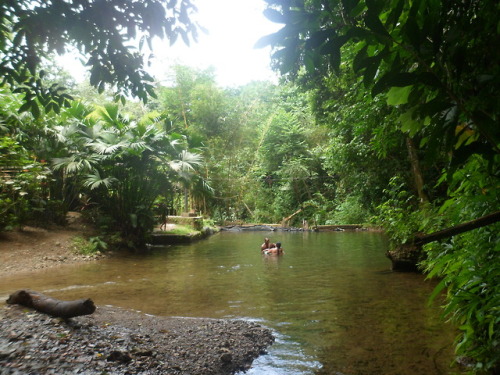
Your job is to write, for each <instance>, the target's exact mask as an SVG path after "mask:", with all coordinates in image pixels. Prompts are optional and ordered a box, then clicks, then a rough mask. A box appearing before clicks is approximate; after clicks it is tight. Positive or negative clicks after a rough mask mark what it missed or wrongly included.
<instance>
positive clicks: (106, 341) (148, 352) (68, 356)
mask: <svg viewBox="0 0 500 375" xmlns="http://www.w3.org/2000/svg"><path fill="white" fill-rule="evenodd" d="M0 321H1V325H2V330H0V369H1V370H0V374H2V375H7V374H46V375H51V374H54V375H56V374H57V375H65V374H86V375H94V374H95V375H97V374H117V375H118V374H151V375H153V374H158V375H160V374H171V375H180V374H190V375H202V374H203V375H209V374H214V375H216V374H217V375H226V374H227V375H229V374H234V373H236V372H237V371H245V370H248V369H249V368H250V366H251V364H252V361H253V360H254V359H255V358H256V357H258V356H259V355H261V354H263V353H265V349H266V348H267V347H268V346H269V345H271V344H272V343H273V341H274V338H273V336H272V334H271V332H270V331H269V330H268V329H266V328H263V327H261V326H259V325H257V324H255V323H252V322H246V321H240V320H215V319H192V318H166V317H157V316H151V315H145V314H142V313H138V312H134V311H128V310H124V309H119V308H115V307H109V306H98V308H97V311H96V312H95V313H94V314H92V315H88V316H80V317H76V318H72V319H70V320H69V321H64V320H61V319H59V318H51V317H49V316H47V315H45V314H41V313H38V312H36V311H33V310H30V309H26V308H23V307H21V306H18V305H8V306H4V307H2V308H0Z"/></svg>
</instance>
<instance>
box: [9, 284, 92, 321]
mask: <svg viewBox="0 0 500 375" xmlns="http://www.w3.org/2000/svg"><path fill="white" fill-rule="evenodd" d="M7 303H8V304H11V305H13V304H18V305H22V306H26V307H30V308H33V309H35V310H37V311H40V312H43V313H45V314H48V315H51V316H54V317H57V318H63V319H69V318H73V317H75V316H81V315H90V314H92V313H93V312H94V311H95V309H96V307H95V305H94V302H93V301H92V300H91V299H90V298H87V299H79V300H75V301H61V300H58V299H55V298H52V297H49V296H46V295H45V294H42V293H39V292H35V291H33V290H28V289H24V290H18V291H16V292H14V293H12V294H11V295H10V296H9V298H8V299H7Z"/></svg>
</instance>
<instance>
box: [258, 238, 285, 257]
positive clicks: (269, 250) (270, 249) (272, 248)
mask: <svg viewBox="0 0 500 375" xmlns="http://www.w3.org/2000/svg"><path fill="white" fill-rule="evenodd" d="M260 251H261V252H262V253H263V254H276V255H279V254H283V248H282V247H281V242H276V243H271V242H270V240H269V238H267V237H266V238H264V243H263V244H262V245H261V246H260Z"/></svg>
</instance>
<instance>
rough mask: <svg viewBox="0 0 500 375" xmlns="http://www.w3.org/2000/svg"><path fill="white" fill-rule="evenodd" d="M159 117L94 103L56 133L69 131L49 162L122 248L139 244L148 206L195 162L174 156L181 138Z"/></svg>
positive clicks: (147, 226)
mask: <svg viewBox="0 0 500 375" xmlns="http://www.w3.org/2000/svg"><path fill="white" fill-rule="evenodd" d="M161 120H162V117H161V116H149V117H146V118H144V119H143V120H141V121H133V120H130V119H128V118H126V117H123V116H121V115H120V111H119V106H118V105H116V104H108V105H105V106H102V107H98V108H96V109H95V110H94V111H92V112H91V113H89V114H88V115H87V116H86V117H85V118H84V120H83V121H78V122H77V123H74V124H70V125H68V126H67V127H68V128H67V129H66V133H65V132H64V131H62V133H63V134H68V135H71V136H70V137H66V138H65V139H64V141H65V142H66V143H65V145H66V152H67V155H66V156H64V157H60V158H56V159H54V160H53V167H54V169H55V170H56V171H57V170H60V171H62V176H63V178H64V179H65V180H66V181H67V182H66V183H67V184H71V185H72V186H76V187H77V191H78V193H79V194H85V203H86V206H87V207H89V206H90V207H95V208H96V209H97V210H98V212H99V215H95V216H94V217H95V218H96V219H97V220H98V222H97V224H98V225H99V226H100V227H101V228H103V229H107V230H108V231H118V232H119V233H120V234H121V236H122V239H123V240H124V244H125V245H126V246H128V247H134V248H140V247H142V246H143V245H144V243H145V241H146V239H147V235H148V234H149V233H150V232H151V230H152V228H153V225H154V223H155V218H154V215H153V204H154V202H155V200H156V199H157V198H158V196H161V195H168V194H169V193H170V191H171V190H172V189H173V184H174V182H175V181H174V179H173V178H172V176H173V175H174V174H179V175H181V174H182V173H183V172H184V171H185V170H186V169H188V168H189V167H190V168H193V165H195V164H199V162H200V161H199V159H197V158H196V157H195V156H194V155H192V154H190V155H192V156H191V159H189V158H187V157H185V158H184V160H177V159H176V158H177V157H178V155H182V154H183V153H182V147H184V145H185V142H183V138H182V137H179V136H176V135H173V136H170V135H169V134H167V133H165V131H164V130H163V126H162V125H161V124H160V122H161ZM61 130H62V129H61ZM182 177H184V176H182ZM177 178H181V177H177Z"/></svg>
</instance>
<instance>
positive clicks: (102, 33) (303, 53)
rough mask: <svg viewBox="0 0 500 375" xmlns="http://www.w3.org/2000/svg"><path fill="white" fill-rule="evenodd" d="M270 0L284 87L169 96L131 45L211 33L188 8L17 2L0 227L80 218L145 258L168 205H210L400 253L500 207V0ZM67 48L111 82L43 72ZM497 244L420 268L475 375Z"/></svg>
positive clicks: (441, 245) (491, 350)
mask: <svg viewBox="0 0 500 375" xmlns="http://www.w3.org/2000/svg"><path fill="white" fill-rule="evenodd" d="M267 2H268V4H269V7H268V10H267V11H266V15H267V16H268V17H269V18H270V19H271V20H273V21H276V22H278V23H282V24H283V28H282V29H281V30H280V31H279V32H277V33H276V34H273V35H270V36H267V37H264V38H262V39H261V41H260V42H259V44H260V45H265V44H271V45H272V46H273V47H274V55H273V56H274V64H275V67H276V68H277V69H279V70H281V72H282V73H283V81H282V82H281V83H280V85H273V84H271V83H267V82H253V83H250V84H248V85H245V86H242V87H238V88H231V89H227V88H221V87H219V86H218V85H217V84H216V83H215V75H214V71H213V70H211V69H207V70H197V69H193V68H190V67H185V66H176V67H174V69H173V70H172V72H171V77H172V79H171V80H170V82H169V83H168V84H165V85H153V81H152V80H151V77H149V76H148V75H147V73H145V71H144V70H143V65H142V64H143V60H142V57H140V55H139V54H138V53H136V52H135V51H133V50H130V49H128V47H126V42H127V41H129V40H131V39H133V38H135V37H139V36H144V38H145V39H144V41H145V42H146V44H147V43H148V41H150V40H151V39H150V38H152V37H154V36H159V37H167V38H169V39H170V40H171V41H172V42H174V41H175V39H176V38H177V36H181V38H182V39H184V40H185V41H186V42H189V39H190V38H191V37H192V38H195V37H196V27H195V25H193V24H192V23H191V22H190V21H189V12H190V11H192V10H194V7H193V5H192V4H191V2H190V1H188V0H183V1H177V2H176V1H153V0H147V1H142V2H126V1H119V0H113V1H108V2H93V1H78V2H75V1H71V2H70V1H47V2H37V1H35V2H28V1H6V2H5V1H4V2H3V3H1V4H0V27H1V32H0V51H1V54H0V57H1V59H2V60H1V63H0V74H1V77H2V83H3V85H2V86H1V88H0V157H1V158H0V171H1V176H0V177H1V179H0V210H1V213H2V215H1V218H0V228H1V229H2V230H5V229H9V228H12V227H15V226H22V225H25V224H28V223H33V222H35V223H36V222H40V221H42V222H44V223H48V222H62V221H63V220H64V217H65V214H66V212H67V211H68V210H82V212H83V213H84V214H85V215H86V216H87V217H88V218H89V219H90V220H93V221H94V223H95V224H96V225H97V226H98V227H99V228H100V229H101V233H100V235H99V236H98V237H95V238H97V239H96V240H94V242H93V243H91V244H90V247H91V248H94V249H95V248H96V247H100V248H103V247H106V246H108V244H112V243H113V242H119V243H120V244H121V245H125V246H128V247H133V248H140V247H141V246H143V245H144V243H145V242H146V241H147V236H148V235H149V234H150V233H151V230H152V229H153V226H154V225H157V224H159V221H158V220H161V217H162V216H163V215H165V213H166V212H167V210H168V212H170V213H180V212H183V211H188V210H191V209H194V210H195V211H197V212H198V213H201V214H203V215H204V216H205V217H210V218H212V219H213V220H214V221H215V222H216V223H218V224H223V223H225V222H228V221H229V222H236V221H247V222H261V223H262V222H274V223H276V222H278V223H279V222H281V223H283V224H285V225H290V226H300V225H305V224H306V223H308V224H309V225H311V224H313V225H314V224H348V223H356V224H357V223H367V222H370V221H371V222H372V223H374V224H377V225H382V226H383V227H384V228H385V229H386V231H387V233H388V234H389V235H390V237H391V240H392V241H393V243H395V244H401V243H405V242H408V241H411V238H412V237H413V235H414V234H416V233H432V232H434V231H437V230H441V229H443V228H446V227H449V226H452V225H456V224H459V223H462V222H464V221H469V220H472V219H475V218H478V217H480V216H483V215H486V214H488V213H491V212H495V211H498V210H499V208H500V206H499V202H500V197H499V195H498V194H499V192H500V189H499V186H500V182H499V177H500V155H499V147H500V142H499V139H500V127H499V126H498V121H499V120H498V119H499V111H500V106H499V104H500V103H499V98H500V95H499V94H500V93H499V87H500V85H499V83H500V82H499V79H500V78H499V77H500V74H499V73H500V72H499V60H500V59H499V53H500V52H499V49H498V48H497V47H496V46H497V45H498V44H499V42H500V23H499V21H498V19H497V14H498V11H499V10H500V8H499V5H498V4H497V2H495V1H492V0H470V1H462V2H459V3H457V2H454V1H445V0H412V1H407V0H388V1H382V0H340V1H337V0H335V1H328V0H308V1H295V0H267ZM28 4H31V5H28ZM97 4H100V5H102V6H103V7H106V6H110V7H111V8H110V9H107V11H108V12H111V14H114V15H115V17H114V18H113V17H111V18H108V19H104V18H103V17H101V16H100V14H104V13H100V10H99V7H98V6H97ZM130 4H134V5H133V6H136V7H139V8H140V9H139V8H137V9H135V10H134V11H133V12H128V11H126V10H127V8H126V7H127V6H130ZM160 8H161V9H160ZM129 10H130V9H129ZM139 11H140V12H139ZM153 13H154V14H153ZM139 14H144V15H147V16H144V17H142V18H141V17H138V15H139ZM61 15H64V17H61ZM167 15H172V17H167ZM42 17H49V18H50V19H52V20H53V22H52V23H50V24H49V27H47V28H40V27H38V25H39V22H40V20H41V19H42ZM148 17H149V18H148ZM44 19H45V18H44ZM110 20H114V22H115V23H113V22H110ZM88 25H92V27H90V28H87V27H86V26H88ZM82 28H84V29H85V30H86V31H85V32H84V33H81V32H80V31H81V30H80V29H82ZM110 35H112V36H113V37H110ZM70 45H73V46H74V47H76V48H77V49H78V50H79V51H80V52H83V53H86V54H87V55H86V56H87V59H88V60H87V62H88V66H89V68H90V84H91V85H92V86H95V87H96V88H97V91H92V89H89V87H88V85H87V86H82V85H79V86H75V85H74V83H72V82H71V80H69V79H68V77H65V76H64V74H62V73H61V72H60V71H59V72H57V71H55V70H54V69H53V68H52V64H50V60H49V63H48V64H47V63H46V62H45V63H43V58H44V57H45V56H47V55H48V54H49V53H50V52H53V51H55V52H63V51H64V50H66V48H67V47H68V46H70ZM39 58H41V59H42V60H39ZM42 66H43V68H41V69H40V67H42ZM129 68H130V69H132V70H130V71H129V70H128V69H129ZM42 70H43V71H44V72H45V73H42ZM63 87H66V88H68V90H63V89H62V88H63ZM107 87H108V88H110V89H111V91H106V88H107ZM148 95H151V96H152V98H150V100H149V101H148V102H147V104H144V103H142V104H141V103H139V102H133V101H132V102H130V101H129V102H126V103H125V102H124V101H122V102H121V103H120V104H117V103H116V102H115V103H112V102H111V100H112V99H113V98H114V99H124V98H125V96H137V97H139V98H141V99H143V100H144V101H145V99H146V96H148ZM499 233H500V227H499V224H498V223H496V224H492V225H489V226H487V227H483V228H480V229H475V230H474V231H471V232H468V233H464V234H461V235H457V236H454V237H452V238H450V239H449V240H444V241H440V242H438V243H431V244H428V245H426V246H425V248H424V250H425V260H424V261H423V262H422V264H421V265H420V266H421V269H422V270H423V271H424V272H426V273H427V274H428V275H429V277H439V278H440V280H441V281H440V283H439V286H438V288H437V289H436V291H435V293H434V296H437V295H438V294H439V293H441V292H443V291H444V292H445V293H446V295H447V300H446V301H447V302H446V306H445V314H446V316H447V317H448V318H450V319H451V320H453V321H454V322H455V323H456V324H457V326H458V327H459V329H460V331H461V334H460V336H459V337H458V339H457V352H458V354H459V355H460V356H464V357H468V358H471V359H472V361H471V362H472V363H473V368H471V371H472V372H474V373H478V374H480V373H488V372H491V371H493V369H498V366H499V361H500V332H499V330H498V327H499V326H500V310H499V308H498V306H500V301H499V296H500V290H499V285H500V280H499V277H500V276H499V275H500V272H499V271H498V270H499V266H500V263H499V262H500V260H499V259H500V258H499V256H498V255H499V252H500V247H499V243H500V238H499V236H500V235H499Z"/></svg>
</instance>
